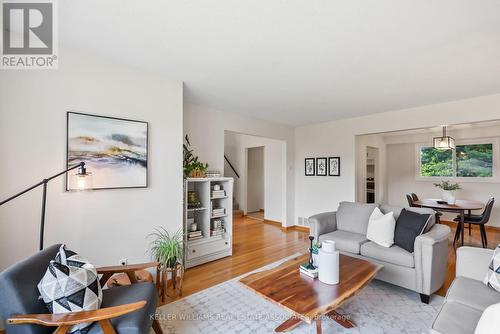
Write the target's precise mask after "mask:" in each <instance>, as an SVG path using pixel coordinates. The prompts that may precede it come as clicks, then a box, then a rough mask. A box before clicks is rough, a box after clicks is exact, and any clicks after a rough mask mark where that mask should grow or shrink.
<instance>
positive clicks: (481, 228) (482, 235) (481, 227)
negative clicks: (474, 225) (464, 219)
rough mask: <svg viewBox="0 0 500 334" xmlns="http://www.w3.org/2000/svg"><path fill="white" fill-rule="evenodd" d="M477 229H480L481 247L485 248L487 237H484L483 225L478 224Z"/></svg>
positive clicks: (484, 229)
mask: <svg viewBox="0 0 500 334" xmlns="http://www.w3.org/2000/svg"><path fill="white" fill-rule="evenodd" d="M479 229H480V231H481V243H482V245H483V248H486V247H488V239H487V237H486V228H485V227H484V225H482V224H481V225H479Z"/></svg>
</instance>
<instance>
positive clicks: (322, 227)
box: [308, 211, 337, 243]
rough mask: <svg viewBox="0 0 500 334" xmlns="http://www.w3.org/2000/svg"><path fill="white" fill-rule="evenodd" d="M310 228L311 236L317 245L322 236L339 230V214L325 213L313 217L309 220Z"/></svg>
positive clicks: (334, 212)
mask: <svg viewBox="0 0 500 334" xmlns="http://www.w3.org/2000/svg"><path fill="white" fill-rule="evenodd" d="M308 221H309V226H310V228H311V229H310V235H312V236H314V240H315V241H316V243H317V242H318V240H319V237H320V235H322V234H325V233H330V232H333V231H336V230H337V212H336V211H333V212H323V213H319V214H317V215H314V216H311V217H309V219H308Z"/></svg>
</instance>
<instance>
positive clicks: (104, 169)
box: [66, 112, 148, 190]
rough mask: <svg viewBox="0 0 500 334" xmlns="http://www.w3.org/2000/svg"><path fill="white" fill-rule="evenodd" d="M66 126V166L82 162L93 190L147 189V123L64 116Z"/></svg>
mask: <svg viewBox="0 0 500 334" xmlns="http://www.w3.org/2000/svg"><path fill="white" fill-rule="evenodd" d="M67 126H68V128H67V133H68V138H67V164H68V166H73V165H75V164H78V163H79V162H81V161H83V162H85V165H86V166H87V170H88V171H89V172H91V173H92V175H93V189H112V188H145V187H147V186H148V184H147V182H148V123H147V122H140V121H133V120H126V119H119V118H113V117H104V116H96V115H88V114H82V113H76V112H68V114H67ZM69 181H70V177H69V175H68V179H67V182H66V189H67V190H68V189H69Z"/></svg>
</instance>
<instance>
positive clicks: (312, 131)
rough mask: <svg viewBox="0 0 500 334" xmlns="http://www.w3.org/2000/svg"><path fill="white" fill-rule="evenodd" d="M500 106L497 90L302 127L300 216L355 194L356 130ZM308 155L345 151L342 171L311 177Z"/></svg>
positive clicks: (449, 118) (493, 112)
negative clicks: (337, 174) (306, 170)
mask: <svg viewBox="0 0 500 334" xmlns="http://www.w3.org/2000/svg"><path fill="white" fill-rule="evenodd" d="M499 111H500V94H497V95H491V96H484V97H477V98H472V99H467V100H460V101H454V102H449V103H442V104H435V105H429V106H423V107H418V108H411V109H405V110H399V111H391V112H386V113H380V114H373V115H370V116H365V117H359V118H352V119H346V120H340V121H333V122H326V123H320V124H313V125H309V126H302V127H298V128H296V130H295V131H296V138H295V163H296V166H297V168H296V171H295V190H296V191H295V194H296V196H295V212H296V219H295V221H294V222H296V221H297V217H309V216H310V215H313V214H315V213H318V212H323V211H330V210H336V209H337V207H338V203H339V202H340V201H343V200H354V199H355V189H356V172H355V170H356V159H357V157H356V145H355V142H356V140H355V136H356V135H361V134H370V133H377V132H387V131H396V130H405V129H415V128H425V127H433V126H436V125H440V124H449V123H454V124H459V123H470V122H477V121H486V120H494V119H498V118H499V115H500V113H499ZM308 156H315V157H318V156H340V157H341V176H340V177H305V176H304V170H303V168H304V167H303V165H304V158H305V157H308Z"/></svg>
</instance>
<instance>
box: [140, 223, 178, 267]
mask: <svg viewBox="0 0 500 334" xmlns="http://www.w3.org/2000/svg"><path fill="white" fill-rule="evenodd" d="M148 237H152V238H154V240H153V241H152V242H151V255H152V257H153V258H154V259H155V260H156V261H158V262H159V263H160V265H161V266H162V267H163V268H173V267H175V265H176V264H177V263H179V262H180V261H181V260H182V253H183V246H182V229H180V230H178V231H177V232H175V234H173V235H170V233H169V232H168V231H167V230H166V229H165V228H163V227H159V228H157V229H155V232H153V233H151V234H150V235H148Z"/></svg>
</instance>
